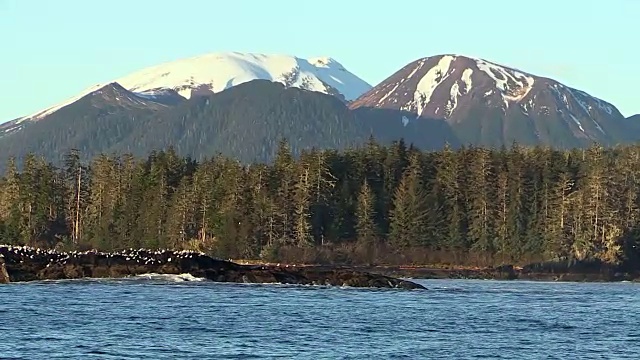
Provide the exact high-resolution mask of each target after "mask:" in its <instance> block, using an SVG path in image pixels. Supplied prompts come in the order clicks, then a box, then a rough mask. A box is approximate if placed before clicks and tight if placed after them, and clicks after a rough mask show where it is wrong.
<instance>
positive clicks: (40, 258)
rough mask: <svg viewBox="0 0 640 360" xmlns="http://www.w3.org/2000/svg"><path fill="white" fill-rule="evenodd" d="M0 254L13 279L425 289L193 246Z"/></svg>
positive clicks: (6, 250) (11, 249) (5, 249)
mask: <svg viewBox="0 0 640 360" xmlns="http://www.w3.org/2000/svg"><path fill="white" fill-rule="evenodd" d="M0 254H1V255H2V256H4V259H5V266H6V271H7V273H8V278H9V279H8V280H10V281H12V282H19V281H34V280H58V279H77V278H111V277H113V278H116V277H125V276H132V275H141V274H147V273H159V274H187V273H188V274H191V275H192V276H195V277H199V278H206V279H209V280H212V281H217V282H237V283H282V284H301V285H333V286H352V287H376V288H402V289H424V287H423V286H421V285H419V284H416V283H413V282H410V281H405V280H401V279H397V278H392V277H388V276H384V275H377V274H372V273H367V272H362V271H354V270H349V269H339V268H335V269H331V268H315V267H296V266H285V267H281V266H267V265H240V264H236V263H233V262H230V261H224V260H219V259H214V258H211V257H209V256H206V255H205V254H203V253H199V252H193V251H169V250H159V251H155V250H146V249H140V250H133V249H129V250H125V251H121V252H117V253H103V252H98V251H85V252H57V251H54V250H42V249H37V248H31V247H22V246H17V247H16V246H0Z"/></svg>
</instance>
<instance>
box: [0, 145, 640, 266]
mask: <svg viewBox="0 0 640 360" xmlns="http://www.w3.org/2000/svg"><path fill="white" fill-rule="evenodd" d="M81 159H82V156H81V154H80V153H79V152H78V151H77V150H73V151H70V152H69V153H67V154H66V155H65V157H64V163H63V165H61V166H54V165H53V164H52V163H49V162H47V161H46V160H44V159H42V158H39V157H37V156H35V155H33V154H29V155H27V156H26V157H25V158H24V161H23V163H22V166H20V167H18V165H17V164H16V161H15V159H11V160H9V162H8V164H7V165H6V172H5V174H4V176H3V177H2V178H1V179H0V243H6V244H22V245H31V246H39V247H47V248H58V249H65V250H68V249H78V250H83V249H89V248H96V249H100V250H105V251H111V250H118V249H124V248H140V247H144V248H173V249H192V250H200V251H204V252H206V253H208V254H210V255H213V256H217V257H221V258H232V259H254V260H262V261H283V262H291V263H333V264H336V263H341V264H454V265H467V266H488V265H500V264H528V263H532V262H540V261H567V260H568V261H588V260H595V261H600V262H605V263H609V264H614V265H618V264H623V263H624V264H629V265H633V266H635V264H637V263H638V259H637V255H638V240H637V239H638V228H639V225H640V196H639V195H640V166H639V165H640V146H625V147H618V148H604V147H602V146H599V145H597V144H594V145H593V146H591V147H589V148H586V149H575V150H553V149H551V148H546V147H531V148H525V147H522V146H519V145H517V144H514V145H512V146H510V147H508V148H507V147H502V148H499V149H487V148H481V147H461V148H459V149H455V150H454V149H453V148H450V147H448V146H447V147H445V148H444V149H443V150H438V151H421V150H419V149H417V148H414V147H413V146H411V145H407V144H405V142H403V141H397V142H394V143H393V144H391V145H389V146H383V145H380V144H378V143H376V141H375V140H374V139H373V138H371V139H370V140H369V141H368V142H367V143H366V144H365V145H363V146H361V147H358V148H349V149H346V150H342V151H337V150H305V151H302V152H301V153H300V154H298V155H296V156H294V155H293V154H292V151H291V149H290V146H289V144H288V143H287V141H285V140H282V141H280V144H279V146H278V150H277V154H276V156H275V160H274V161H273V162H272V163H269V164H263V163H255V164H251V165H246V164H245V163H242V162H239V161H237V160H234V159H232V158H229V157H225V156H222V155H218V156H214V157H211V158H207V159H204V160H201V161H195V160H193V159H191V158H188V157H187V158H185V157H181V156H179V155H177V153H176V151H174V149H172V148H168V149H166V150H163V151H155V152H152V153H151V154H150V155H149V156H148V157H147V158H136V157H134V156H133V155H106V154H102V155H99V156H96V157H94V158H93V159H92V160H91V161H90V162H88V163H86V162H84V161H82V160H81Z"/></svg>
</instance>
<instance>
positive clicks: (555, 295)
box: [0, 275, 640, 360]
mask: <svg viewBox="0 0 640 360" xmlns="http://www.w3.org/2000/svg"><path fill="white" fill-rule="evenodd" d="M184 280H195V279H192V278H189V277H178V276H160V275H157V276H147V277H144V276H143V277H135V278H128V279H120V280H91V279H89V280H69V281H45V282H34V283H22V284H9V285H6V286H0V358H2V359H29V360H32V359H291V358H293V359H638V358H640V284H634V283H614V284H604V283H561V282H557V283H546V282H521V281H517V282H514V281H512V282H502V281H472V280H429V281H419V282H421V283H422V284H424V285H426V286H427V287H428V288H429V290H428V291H404V290H372V289H355V288H341V287H314V286H285V285H277V284H266V285H244V284H220V283H213V282H207V281H184Z"/></svg>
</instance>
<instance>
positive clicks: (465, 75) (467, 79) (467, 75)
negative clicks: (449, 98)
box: [462, 68, 473, 94]
mask: <svg viewBox="0 0 640 360" xmlns="http://www.w3.org/2000/svg"><path fill="white" fill-rule="evenodd" d="M472 74H473V70H472V69H470V68H467V69H464V71H463V72H462V82H463V83H464V88H465V91H464V93H465V94H468V93H469V91H471V86H472V84H473V83H472V81H471V75H472Z"/></svg>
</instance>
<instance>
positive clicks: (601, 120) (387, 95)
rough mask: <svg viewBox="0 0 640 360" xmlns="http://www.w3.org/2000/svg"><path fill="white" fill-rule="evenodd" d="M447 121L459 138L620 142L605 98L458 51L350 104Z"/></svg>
mask: <svg viewBox="0 0 640 360" xmlns="http://www.w3.org/2000/svg"><path fill="white" fill-rule="evenodd" d="M350 107H351V108H352V109H355V108H362V107H373V108H383V109H395V110H401V111H407V112H410V113H412V114H413V115H414V116H413V117H403V118H402V119H398V121H403V122H404V123H408V122H410V121H421V120H424V119H418V118H431V119H445V120H446V121H447V122H448V123H449V124H450V125H451V126H452V127H453V128H454V130H456V132H457V134H458V136H459V137H460V140H461V141H462V142H463V143H470V144H476V145H502V144H506V145H508V144H510V143H511V142H513V141H517V142H520V143H524V144H549V145H555V146H562V147H564V146H575V145H581V144H586V143H590V142H593V141H597V142H600V143H603V144H611V143H619V142H620V140H621V139H622V138H624V136H625V129H624V128H623V127H624V125H623V124H622V123H623V121H622V120H624V117H623V116H622V114H620V112H619V111H618V110H617V109H616V108H615V106H613V105H611V104H609V103H608V102H606V101H603V100H601V99H598V98H596V97H593V96H591V95H589V94H587V93H585V92H583V91H580V90H576V89H573V88H571V87H568V86H565V85H563V84H561V83H559V82H557V81H555V80H552V79H548V78H544V77H539V76H535V75H532V74H529V73H526V72H524V71H519V70H516V69H512V68H509V67H505V66H501V65H498V64H495V63H492V62H489V61H486V60H482V59H477V58H470V57H465V56H459V55H439V56H432V57H426V58H422V59H419V60H416V61H414V62H412V63H410V64H408V65H406V66H405V67H404V68H402V69H401V70H399V71H398V72H396V73H395V74H393V75H391V76H390V77H389V78H387V79H386V80H384V81H383V82H382V83H380V84H378V85H377V86H375V87H374V88H373V89H371V90H370V91H368V92H367V93H365V94H363V95H362V96H361V97H360V98H358V99H357V100H355V101H353V102H352V103H351V104H350Z"/></svg>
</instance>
